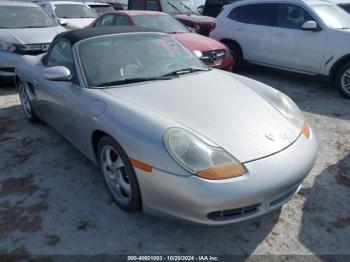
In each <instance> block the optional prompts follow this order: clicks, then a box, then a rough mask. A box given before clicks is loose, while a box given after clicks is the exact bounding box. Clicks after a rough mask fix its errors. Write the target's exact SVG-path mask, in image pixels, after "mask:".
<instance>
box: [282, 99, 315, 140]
mask: <svg viewBox="0 0 350 262" xmlns="http://www.w3.org/2000/svg"><path fill="white" fill-rule="evenodd" d="M277 106H278V109H279V111H280V112H281V113H282V114H283V115H284V116H285V117H286V118H287V119H288V120H289V121H291V122H292V123H293V124H294V125H295V126H296V127H297V128H299V129H300V130H301V132H303V134H304V135H305V136H306V137H309V136H310V128H309V125H308V124H307V122H306V121H305V117H304V114H303V112H302V111H301V110H300V109H299V107H298V106H297V105H296V104H295V103H294V101H293V100H292V99H290V98H289V97H288V96H286V95H285V94H283V93H278V94H277Z"/></svg>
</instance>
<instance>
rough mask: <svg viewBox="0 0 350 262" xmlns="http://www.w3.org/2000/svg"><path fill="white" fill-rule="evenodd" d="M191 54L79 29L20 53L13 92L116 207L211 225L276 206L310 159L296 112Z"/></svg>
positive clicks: (146, 37)
mask: <svg viewBox="0 0 350 262" xmlns="http://www.w3.org/2000/svg"><path fill="white" fill-rule="evenodd" d="M196 54H197V55H195V54H194V53H192V52H190V51H189V50H188V49H186V48H185V47H184V46H182V45H181V44H180V43H179V42H177V41H176V40H175V39H174V38H173V37H171V36H168V35H167V34H163V33H159V32H154V31H152V30H151V29H146V28H138V27H115V28H108V27H105V28H91V29H82V30H77V31H71V32H65V33H62V34H60V35H58V36H56V38H55V39H54V41H53V43H52V44H51V46H50V49H49V52H48V53H47V54H44V55H38V56H24V57H23V58H22V60H21V61H20V62H19V63H18V64H17V68H16V84H17V87H18V90H19V95H20V99H21V104H22V107H23V110H24V113H25V115H26V116H27V118H28V119H29V120H31V121H38V120H39V119H40V120H42V121H43V122H46V123H47V124H49V125H50V126H52V127H53V128H55V129H56V130H57V131H58V132H60V133H61V134H62V135H63V136H64V137H65V138H66V139H67V140H69V141H70V142H71V143H72V144H74V145H75V146H76V147H77V148H78V149H79V150H80V151H81V152H82V153H84V154H85V155H86V156H87V157H88V158H89V159H91V160H92V161H94V162H95V163H98V164H99V166H100V168H101V171H102V174H103V176H104V179H105V182H106V185H107V188H108V190H109V191H110V193H111V195H112V197H113V199H114V200H115V202H116V203H117V204H118V206H119V207H121V208H122V209H124V210H127V211H137V210H140V209H143V210H144V211H145V212H147V213H150V214H156V215H169V216H172V217H175V218H178V219H182V220H186V221H191V222H194V223H200V224H207V225H219V224H227V223H232V222H237V221H240V220H245V219H248V218H252V217H255V216H258V215H261V214H264V213H267V212H269V211H271V210H273V209H276V208H279V207H281V206H282V205H283V204H284V203H286V202H287V201H288V200H290V199H291V198H292V197H293V196H294V195H295V194H296V193H297V192H298V190H299V189H300V187H301V185H302V183H303V180H304V179H305V177H306V176H307V175H308V173H309V171H310V169H311V168H312V167H313V165H314V162H315V158H316V154H317V147H318V146H317V141H316V138H315V135H314V133H313V132H312V130H311V128H310V126H309V125H308V124H307V122H306V121H305V118H304V116H303V113H302V112H301V111H300V109H299V108H298V107H297V105H296V104H295V103H294V102H293V101H292V100H291V99H290V98H289V97H288V96H286V95H285V94H283V93H281V92H279V91H277V90H275V89H273V88H271V87H269V86H266V85H264V84H262V83H259V82H257V81H254V80H252V79H249V78H246V77H243V76H239V75H235V74H232V73H228V72H224V71H220V70H217V69H209V68H208V67H207V66H205V65H204V64H203V63H202V62H201V60H200V59H199V58H198V56H199V55H198V52H197V53H196Z"/></svg>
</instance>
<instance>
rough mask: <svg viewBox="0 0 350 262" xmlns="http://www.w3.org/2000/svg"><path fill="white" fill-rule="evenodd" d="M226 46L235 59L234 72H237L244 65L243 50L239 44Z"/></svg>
mask: <svg viewBox="0 0 350 262" xmlns="http://www.w3.org/2000/svg"><path fill="white" fill-rule="evenodd" d="M226 45H227V47H228V49H229V50H230V53H231V55H232V57H233V67H232V72H237V71H238V70H239V69H240V67H241V65H242V63H243V55H242V50H241V48H240V47H239V45H238V44H236V43H233V42H231V43H226Z"/></svg>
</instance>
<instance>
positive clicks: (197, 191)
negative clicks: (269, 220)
mask: <svg viewBox="0 0 350 262" xmlns="http://www.w3.org/2000/svg"><path fill="white" fill-rule="evenodd" d="M317 148H318V145H317V140H316V138H315V136H314V134H313V133H312V132H311V134H310V137H309V138H306V137H304V136H303V135H300V137H299V138H298V139H297V140H296V141H295V142H294V143H293V144H292V145H290V146H289V147H288V148H286V149H284V150H283V151H281V152H279V153H276V154H274V155H271V156H268V157H265V158H262V159H260V160H256V161H252V162H248V163H245V164H244V166H245V167H246V169H247V173H246V174H245V175H243V176H241V177H237V178H232V179H224V180H205V179H201V178H199V177H197V176H187V177H184V176H177V175H173V174H168V173H166V172H164V171H161V170H158V169H153V171H152V173H147V172H144V171H141V170H139V169H136V176H137V179H138V182H139V186H140V191H141V197H142V201H143V209H144V211H145V212H146V213H149V214H153V215H157V216H171V217H175V218H178V219H181V220H186V221H189V222H194V223H199V224H206V225H222V224H229V223H234V222H238V221H242V220H246V219H250V218H253V217H256V216H259V215H262V214H265V213H267V212H270V211H272V210H274V209H277V208H279V207H280V206H282V205H283V204H284V203H286V202H287V201H288V200H290V199H291V198H292V197H293V196H294V195H295V194H296V193H297V192H298V190H299V189H300V188H301V184H302V182H303V180H304V178H305V177H306V176H307V175H308V173H309V172H310V170H311V168H312V167H313V165H314V163H315V160H316V156H317Z"/></svg>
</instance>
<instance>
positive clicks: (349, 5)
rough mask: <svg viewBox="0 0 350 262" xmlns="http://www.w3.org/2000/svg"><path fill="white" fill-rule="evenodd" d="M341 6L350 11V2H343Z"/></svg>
mask: <svg viewBox="0 0 350 262" xmlns="http://www.w3.org/2000/svg"><path fill="white" fill-rule="evenodd" d="M339 6H340V7H341V8H343V9H344V10H345V11H346V12H348V13H350V4H341V5H339Z"/></svg>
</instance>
